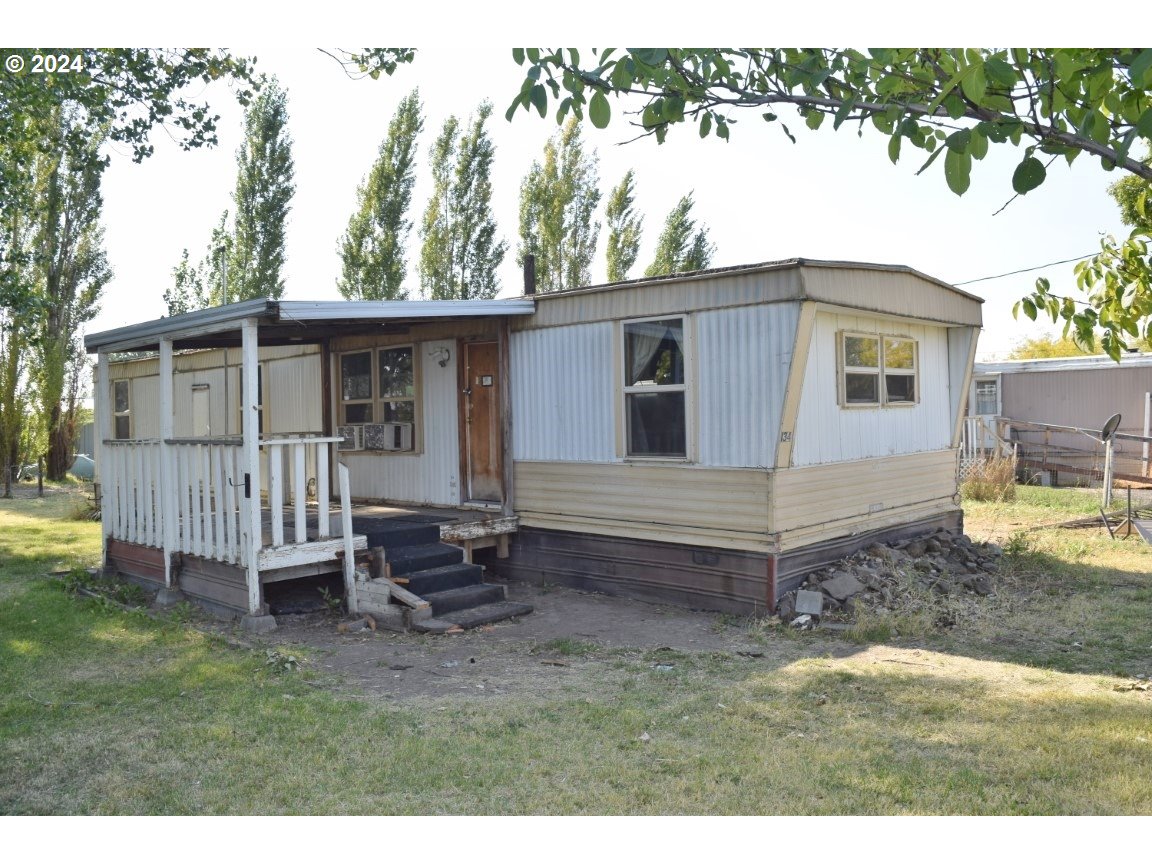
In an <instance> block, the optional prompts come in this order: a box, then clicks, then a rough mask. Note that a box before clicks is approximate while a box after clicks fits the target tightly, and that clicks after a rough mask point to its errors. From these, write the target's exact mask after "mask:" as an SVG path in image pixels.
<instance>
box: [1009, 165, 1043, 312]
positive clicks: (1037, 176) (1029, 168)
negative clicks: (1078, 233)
mask: <svg viewBox="0 0 1152 864" xmlns="http://www.w3.org/2000/svg"><path fill="white" fill-rule="evenodd" d="M1046 176H1047V171H1046V170H1045V168H1044V163H1043V162H1041V161H1040V160H1039V159H1037V158H1036V157H1035V156H1028V157H1025V159H1024V161H1023V162H1021V163H1020V164H1019V165H1017V166H1016V170H1015V171H1014V172H1013V173H1012V188H1013V189H1015V190H1016V193H1017V194H1018V195H1027V194H1028V193H1029V192H1031V191H1032V190H1033V189H1035V188H1036V187H1037V186H1039V185H1040V184H1041V183H1043V182H1044V178H1045V177H1046ZM1025 311H1027V310H1025Z"/></svg>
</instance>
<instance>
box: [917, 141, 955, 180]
mask: <svg viewBox="0 0 1152 864" xmlns="http://www.w3.org/2000/svg"><path fill="white" fill-rule="evenodd" d="M947 149H948V148H946V147H941V148H939V149H937V150H933V151H932V155H931V156H929V157H928V161H927V162H925V163H924V164H923V165H921V166H920V170H919V171H917V172H916V175H917V176H919V175H921V174H923V173H924V172H925V171H927V170H928V166H929V165H931V164H932V163H933V162H935V161H936V157H937V156H939V155H940V154H941V153H943V152H944V151H945V150H947ZM948 152H949V153H951V152H952V151H951V150H949V151H948Z"/></svg>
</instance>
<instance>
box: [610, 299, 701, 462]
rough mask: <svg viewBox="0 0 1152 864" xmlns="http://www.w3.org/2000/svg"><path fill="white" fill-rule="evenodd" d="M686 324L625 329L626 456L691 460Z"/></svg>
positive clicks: (674, 321)
mask: <svg viewBox="0 0 1152 864" xmlns="http://www.w3.org/2000/svg"><path fill="white" fill-rule="evenodd" d="M684 356H685V350H684V319H683V318H661V319H658V320H655V321H634V322H629V323H625V324H624V416H625V439H626V442H627V455H628V456H636V457H641V458H643V457H651V458H680V459H684V458H687V455H688V447H687V413H686V407H685V398H686V391H687V385H686V384H685V377H684V368H685V363H684Z"/></svg>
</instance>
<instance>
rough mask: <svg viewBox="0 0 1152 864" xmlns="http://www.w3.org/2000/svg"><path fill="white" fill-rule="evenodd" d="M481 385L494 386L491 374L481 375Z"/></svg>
mask: <svg viewBox="0 0 1152 864" xmlns="http://www.w3.org/2000/svg"><path fill="white" fill-rule="evenodd" d="M480 386H481V387H491V386H492V376H491V375H481V376H480Z"/></svg>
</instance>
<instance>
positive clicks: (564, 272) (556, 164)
mask: <svg viewBox="0 0 1152 864" xmlns="http://www.w3.org/2000/svg"><path fill="white" fill-rule="evenodd" d="M597 162H598V160H597V158H596V154H595V153H594V152H593V153H592V154H591V155H588V154H586V153H585V152H584V144H583V142H582V141H581V140H580V127H579V124H578V123H577V122H576V119H575V118H572V119H570V120H569V121H568V123H567V124H566V125H565V126H564V128H563V129H562V130H561V131H560V132H559V134H558V135H556V136H554V137H553V138H551V139H549V141H548V143H547V144H546V145H544V161H543V163H540V162H533V163H532V167H531V168H530V169H529V170H528V174H527V176H525V178H524V181H523V183H522V184H521V186H520V245H519V247H518V249H517V263H519V264H521V265H522V264H523V263H524V258H525V257H526V256H527V255H535V256H536V281H537V286H538V288H539V290H540V291H560V290H563V289H567V288H579V287H580V286H582V285H587V284H588V283H589V282H590V281H591V270H592V257H593V255H594V254H595V252H596V239H597V237H598V236H599V234H600V223H599V222H595V221H593V219H592V215H593V213H594V212H595V210H596V205H597V204H599V203H600V190H599V188H598V184H599V177H598V175H597Z"/></svg>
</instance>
